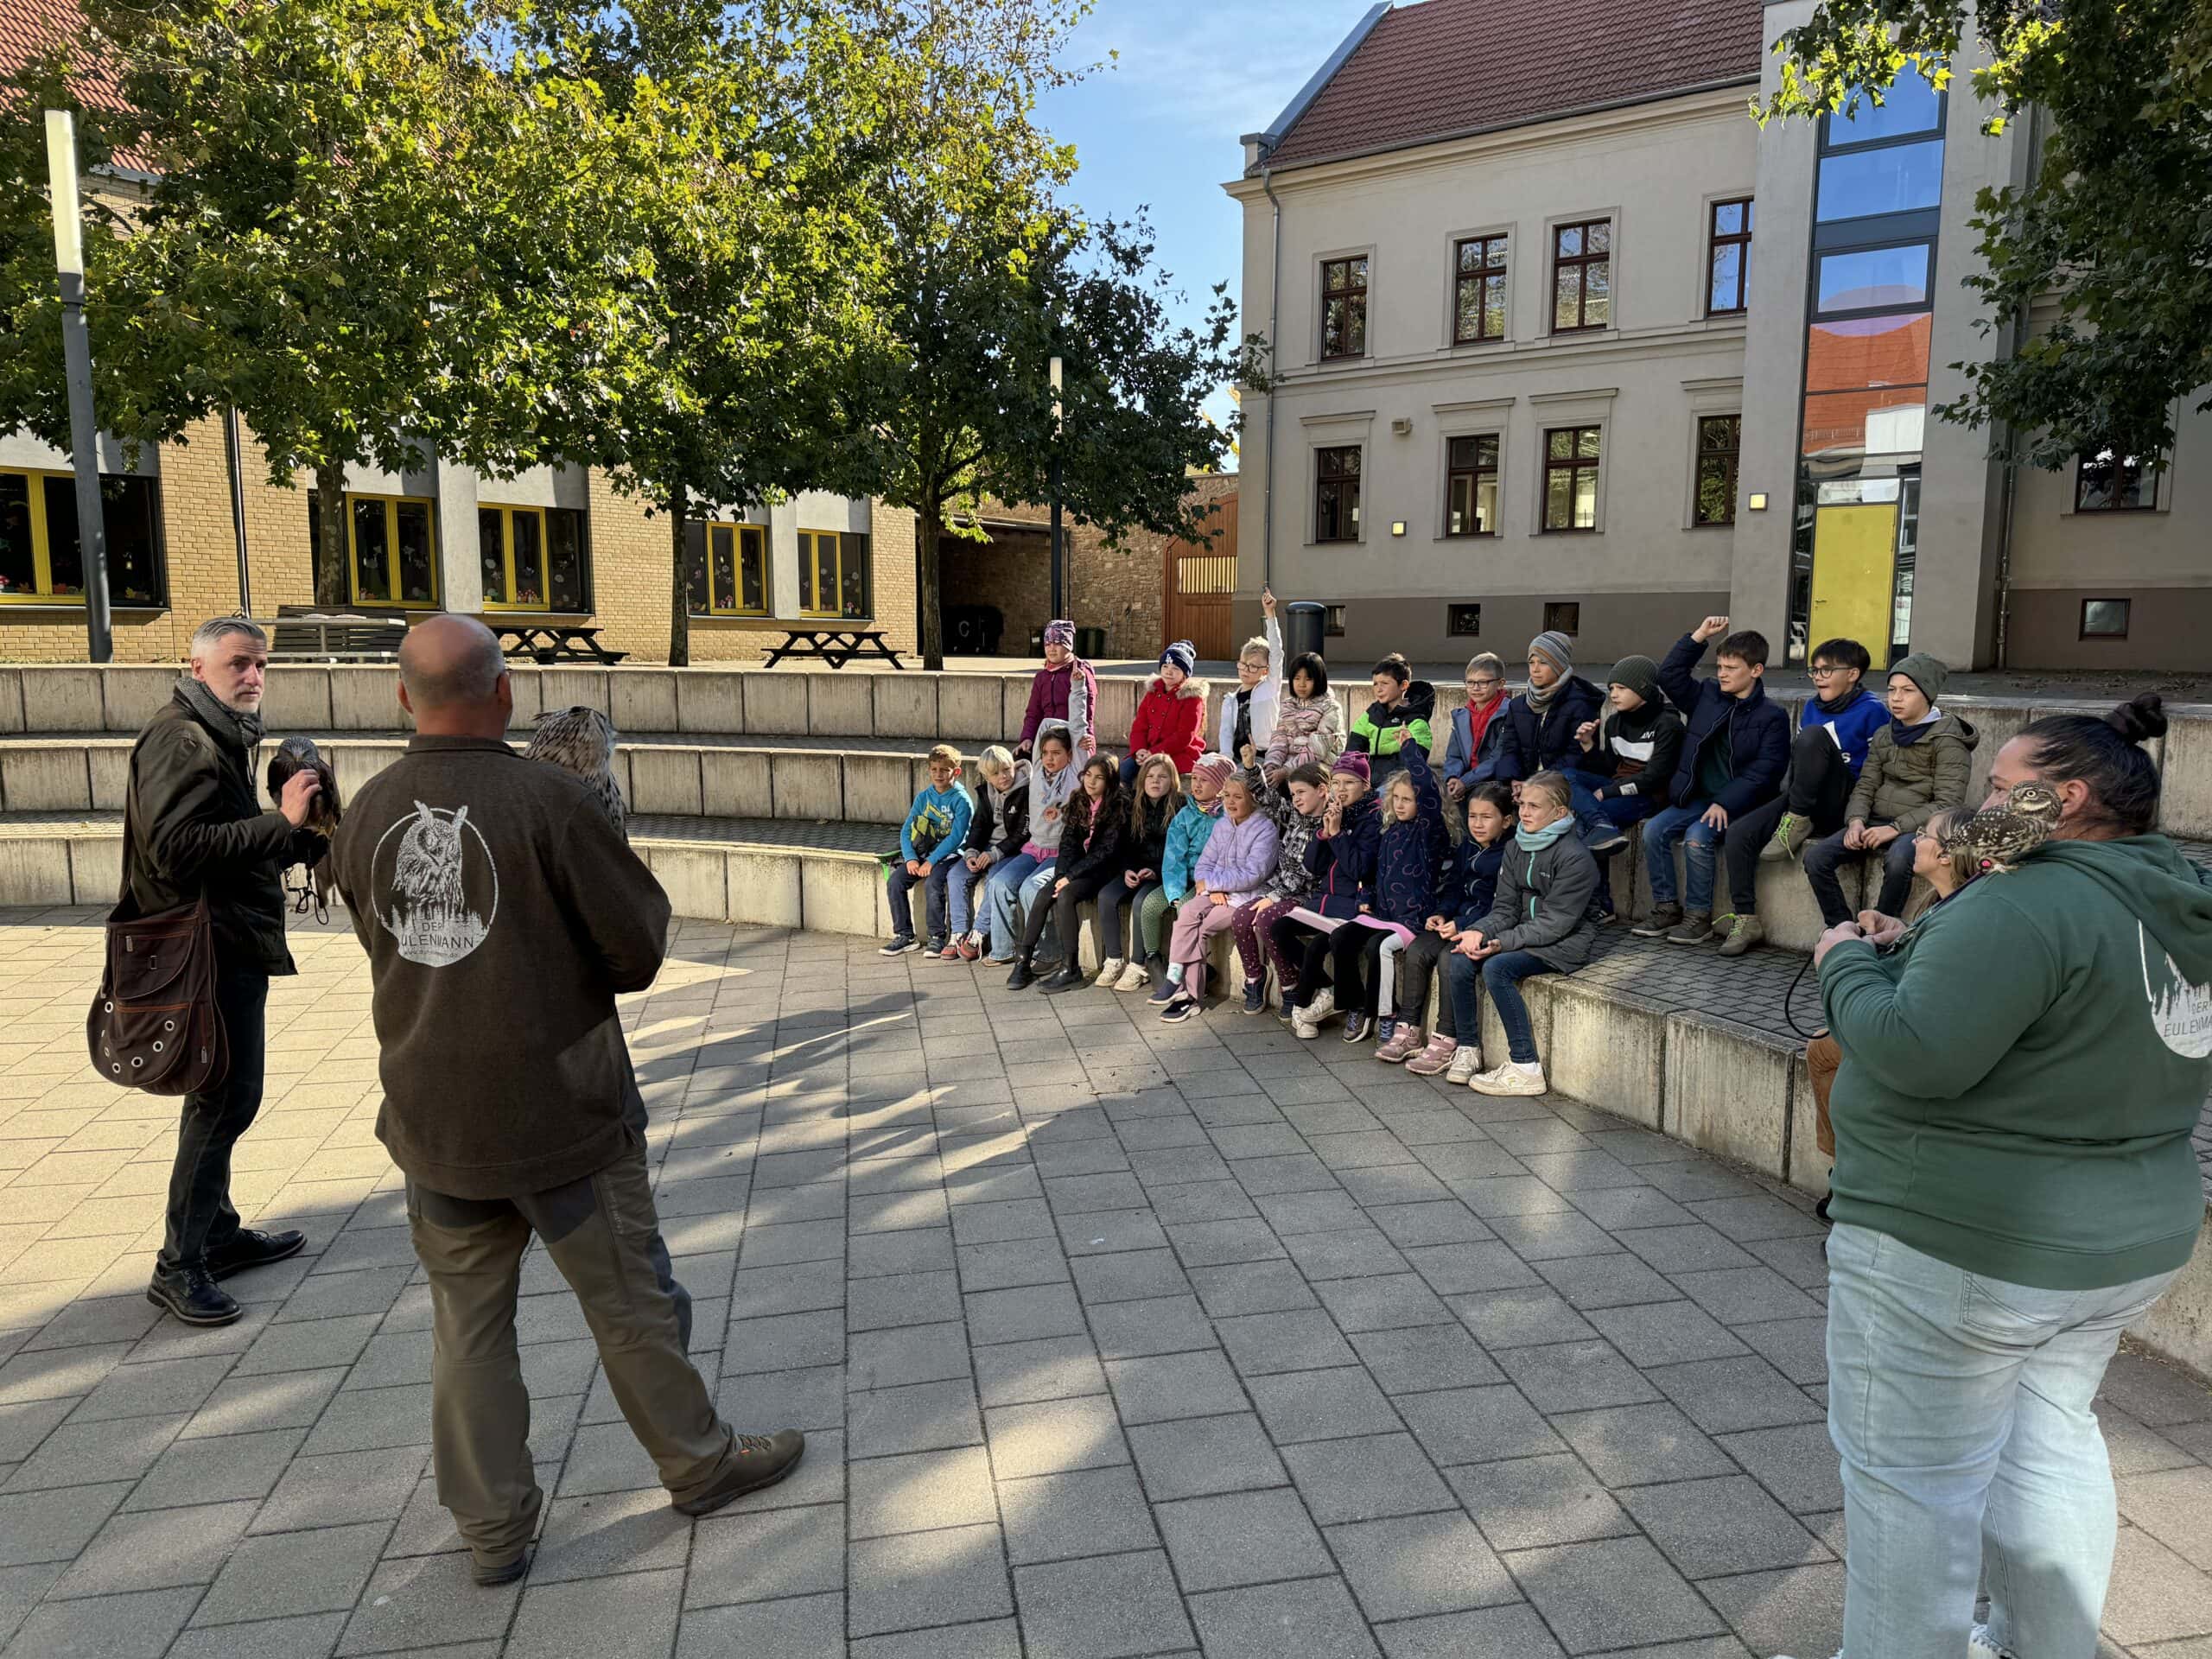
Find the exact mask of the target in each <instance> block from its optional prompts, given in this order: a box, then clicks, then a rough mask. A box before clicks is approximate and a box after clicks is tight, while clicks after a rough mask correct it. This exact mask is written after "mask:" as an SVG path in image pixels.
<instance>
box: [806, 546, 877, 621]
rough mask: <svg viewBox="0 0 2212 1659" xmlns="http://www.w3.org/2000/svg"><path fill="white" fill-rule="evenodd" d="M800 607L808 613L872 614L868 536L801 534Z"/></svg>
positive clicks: (838, 614)
mask: <svg viewBox="0 0 2212 1659" xmlns="http://www.w3.org/2000/svg"><path fill="white" fill-rule="evenodd" d="M798 607H799V610H800V611H801V612H802V613H804V614H805V615H808V616H843V617H865V616H869V615H872V614H873V610H872V607H871V604H870V581H869V572H868V537H865V536H853V535H848V534H840V533H837V532H835V531H827V530H802V531H799V533H798Z"/></svg>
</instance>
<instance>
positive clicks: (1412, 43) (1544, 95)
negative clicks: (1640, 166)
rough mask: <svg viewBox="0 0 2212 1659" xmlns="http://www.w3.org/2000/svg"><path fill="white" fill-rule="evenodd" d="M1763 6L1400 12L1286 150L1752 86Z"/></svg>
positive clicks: (1396, 140) (1379, 25)
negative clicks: (1734, 84) (1731, 84)
mask: <svg viewBox="0 0 2212 1659" xmlns="http://www.w3.org/2000/svg"><path fill="white" fill-rule="evenodd" d="M1760 9H1761V8H1760V0H1605V3H1601V4H1597V5H1581V6H1577V5H1560V4H1556V3H1553V4H1545V5H1537V4H1534V3H1529V0H1522V3H1521V4H1518V5H1516V4H1512V3H1510V0H1423V3H1421V4H1418V5H1405V6H1396V7H1394V8H1392V10H1389V11H1388V12H1386V13H1384V14H1383V16H1382V17H1381V18H1379V19H1377V20H1376V24H1375V27H1374V29H1372V30H1371V31H1370V33H1369V35H1368V36H1367V38H1366V39H1365V40H1364V41H1361V42H1360V44H1359V47H1358V48H1357V50H1356V51H1354V52H1353V54H1352V55H1351V58H1350V59H1349V60H1347V61H1346V62H1345V64H1344V67H1342V68H1341V69H1339V70H1338V71H1337V73H1336V74H1335V76H1334V77H1333V78H1332V79H1331V80H1330V81H1329V84H1328V85H1327V86H1324V87H1323V88H1322V89H1321V91H1320V93H1319V96H1317V97H1316V98H1315V99H1314V100H1313V104H1312V105H1310V106H1308V108H1307V109H1306V112H1305V113H1304V114H1303V115H1301V116H1300V117H1299V118H1298V120H1297V121H1296V122H1295V123H1294V124H1293V125H1292V127H1291V129H1290V131H1289V133H1288V135H1287V137H1285V138H1284V139H1283V141H1282V143H1281V144H1280V145H1278V146H1277V147H1276V149H1275V152H1274V164H1275V165H1276V166H1277V167H1286V166H1294V165H1298V164H1300V163H1305V162H1320V161H1331V160H1335V159H1337V158H1338V157H1341V156H1362V155H1368V154H1371V153H1373V152H1374V151H1376V150H1383V149H1399V148H1402V147H1403V146H1405V145H1408V144H1415V143H1428V142H1433V141H1434V140H1437V139H1442V138H1449V137H1454V136H1456V135H1458V134H1460V133H1465V132H1478V131H1484V130H1491V129H1494V128H1499V127H1510V126H1518V125H1522V124H1527V123H1529V122H1535V121H1542V120H1548V119H1551V118H1554V117H1558V116H1562V115H1567V114H1569V113H1571V112H1572V111H1576V110H1581V109H1588V108H1591V107H1593V106H1597V105H1607V104H1616V103H1621V102H1624V101H1627V100H1630V99H1638V98H1649V97H1653V96H1656V95H1659V94H1662V93H1666V92H1681V91H1687V90H1688V89H1689V88H1690V87H1693V86H1709V85H1712V84H1713V83H1715V82H1722V81H1729V80H1738V79H1740V80H1745V81H1755V80H1757V79H1758V73H1759V62H1760V58H1761V55H1762V54H1761V40H1760V35H1761V22H1760Z"/></svg>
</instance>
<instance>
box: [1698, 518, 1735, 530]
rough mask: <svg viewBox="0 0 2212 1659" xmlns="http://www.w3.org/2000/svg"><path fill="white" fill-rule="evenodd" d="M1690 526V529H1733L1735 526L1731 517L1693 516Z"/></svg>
mask: <svg viewBox="0 0 2212 1659" xmlns="http://www.w3.org/2000/svg"><path fill="white" fill-rule="evenodd" d="M1690 528H1691V529H1692V530H1733V529H1735V528H1736V521H1735V520H1734V519H1733V518H1694V519H1692V520H1691V521H1690Z"/></svg>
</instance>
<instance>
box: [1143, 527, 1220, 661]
mask: <svg viewBox="0 0 2212 1659" xmlns="http://www.w3.org/2000/svg"><path fill="white" fill-rule="evenodd" d="M1205 523H1206V526H1207V528H1208V529H1210V530H1211V531H1212V532H1213V545H1212V546H1211V547H1206V546H1204V545H1202V544H1200V543H1196V542H1186V541H1182V540H1175V541H1171V542H1169V543H1167V545H1166V552H1165V555H1164V561H1165V564H1166V569H1165V570H1164V571H1163V572H1162V576H1163V581H1164V582H1165V586H1166V601H1165V603H1164V604H1163V605H1162V606H1161V607H1160V608H1161V614H1162V616H1163V617H1164V619H1165V622H1166V635H1167V637H1166V639H1163V640H1162V641H1161V642H1160V643H1161V645H1166V644H1167V643H1168V642H1169V641H1172V640H1176V639H1188V640H1189V641H1190V642H1191V643H1192V645H1196V646H1197V647H1198V660H1199V661H1200V662H1221V661H1224V660H1226V659H1228V658H1232V657H1234V656H1235V655H1236V629H1235V626H1234V620H1233V619H1232V618H1231V616H1230V601H1232V600H1233V599H1234V598H1235V597H1236V496H1235V495H1234V494H1230V495H1226V496H1224V497H1223V498H1222V499H1220V500H1218V501H1217V502H1215V503H1214V505H1213V506H1212V507H1211V509H1210V511H1209V512H1208V515H1207V518H1206V520H1205Z"/></svg>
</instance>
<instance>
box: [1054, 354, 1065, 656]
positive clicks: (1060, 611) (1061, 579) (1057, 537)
mask: <svg viewBox="0 0 2212 1659" xmlns="http://www.w3.org/2000/svg"><path fill="white" fill-rule="evenodd" d="M1064 545H1065V543H1064V542H1063V539H1062V537H1061V532H1060V359H1059V358H1058V355H1057V354H1056V355H1055V356H1054V357H1053V359H1052V614H1053V615H1054V616H1056V617H1059V616H1065V615H1066V614H1067V609H1066V607H1065V605H1064V604H1063V603H1062V601H1063V600H1064V599H1065V597H1066V592H1065V590H1066V557H1065V553H1064V552H1063V551H1062V549H1063V547H1064Z"/></svg>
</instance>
